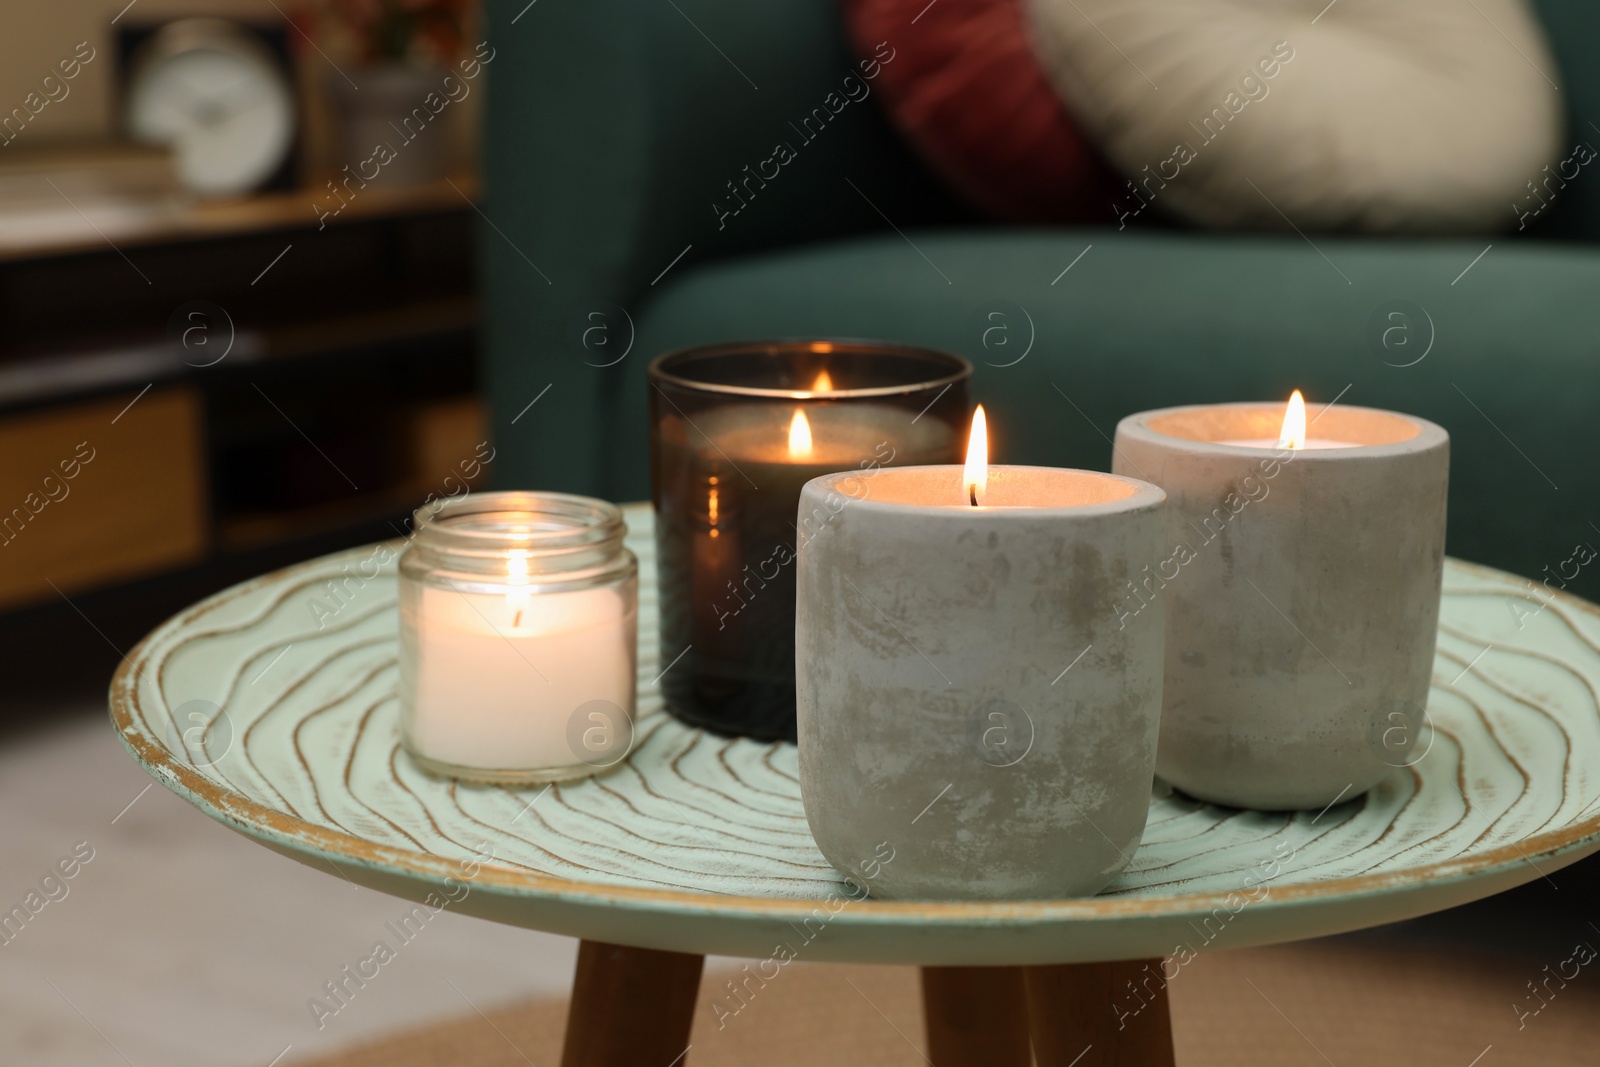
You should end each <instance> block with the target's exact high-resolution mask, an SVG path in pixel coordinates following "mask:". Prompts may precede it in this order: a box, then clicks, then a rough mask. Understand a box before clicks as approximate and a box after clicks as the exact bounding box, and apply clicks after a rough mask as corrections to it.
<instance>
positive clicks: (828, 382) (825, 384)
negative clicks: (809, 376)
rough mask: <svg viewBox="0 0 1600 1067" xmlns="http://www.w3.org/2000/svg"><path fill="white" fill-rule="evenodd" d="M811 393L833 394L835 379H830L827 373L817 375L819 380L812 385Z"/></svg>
mask: <svg viewBox="0 0 1600 1067" xmlns="http://www.w3.org/2000/svg"><path fill="white" fill-rule="evenodd" d="M811 391H812V392H813V393H831V392H833V379H832V378H830V377H828V372H827V371H823V372H822V373H821V374H818V375H817V380H816V381H814V382H812V383H811Z"/></svg>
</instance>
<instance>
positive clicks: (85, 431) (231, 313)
mask: <svg viewBox="0 0 1600 1067" xmlns="http://www.w3.org/2000/svg"><path fill="white" fill-rule="evenodd" d="M144 165H145V164H144V163H143V162H142V161H140V160H139V159H138V158H137V154H136V155H135V158H134V165H133V170H132V172H131V173H133V174H134V175H135V177H137V174H138V169H139V167H140V166H144ZM56 173H59V171H57V172H56ZM17 180H19V179H17V178H16V176H15V174H14V173H8V174H0V185H4V184H5V182H6V181H13V182H14V181H17ZM46 188H47V189H48V186H46ZM476 190H477V184H476V182H475V181H474V180H473V179H472V178H471V176H470V175H466V174H461V175H455V176H452V177H451V178H449V179H447V180H445V181H441V182H437V183H430V184H427V185H423V186H418V187H413V188H404V189H393V190H385V189H381V188H379V187H378V186H376V185H374V186H373V187H371V188H369V189H367V190H364V191H363V192H362V194H361V195H360V196H359V197H358V198H356V199H355V200H353V201H352V202H351V204H350V205H349V207H348V208H347V209H346V210H344V211H343V212H341V214H340V215H339V216H338V217H336V218H330V219H328V220H327V221H326V224H325V225H321V224H320V223H319V220H318V218H317V214H316V212H315V211H314V210H313V208H312V205H313V204H315V203H317V202H319V195H318V191H317V190H316V189H315V188H305V189H296V190H292V191H285V192H267V193H261V194H258V195H254V196H249V197H243V198H236V199H232V200H228V201H221V202H198V201H196V202H189V203H182V204H176V205H173V204H168V206H167V207H165V208H162V209H161V210H159V211H157V210H155V209H150V210H149V211H147V212H146V213H145V214H144V216H142V217H141V218H139V219H138V220H136V221H125V223H124V224H123V225H122V226H121V228H119V229H117V230H116V231H115V234H113V231H112V230H111V229H108V228H106V227H104V226H102V227H101V228H102V229H105V233H104V234H103V235H102V234H101V233H98V232H96V230H95V229H94V228H92V227H86V226H84V225H83V219H82V218H79V219H78V226H77V227H76V229H75V228H74V227H73V226H71V225H66V226H63V227H60V228H58V229H56V230H55V231H53V232H52V231H49V227H47V226H45V225H44V224H43V223H40V222H38V221H37V219H36V220H35V222H34V223H33V224H31V225H32V229H31V231H30V232H29V233H28V234H27V239H26V240H17V239H15V237H16V234H17V232H18V230H17V228H16V227H13V228H12V229H10V230H8V228H7V226H8V223H7V221H6V220H7V218H8V217H9V216H10V215H11V214H12V213H13V211H21V210H22V209H4V210H0V321H3V322H4V323H5V324H6V328H5V330H4V331H3V333H0V456H3V457H4V462H3V463H0V642H6V641H7V637H8V635H18V636H26V637H28V638H29V644H30V645H33V644H37V641H38V636H39V635H40V634H48V633H51V632H55V631H61V630H62V628H63V627H68V626H72V627H76V628H77V629H78V630H79V631H81V632H79V633H78V635H77V637H75V638H74V639H73V640H72V641H71V644H72V645H73V646H74V647H78V648H79V649H80V651H81V647H82V642H81V638H82V637H83V636H84V633H86V632H87V631H85V630H84V627H83V619H84V618H88V619H90V620H91V621H92V624H93V625H94V627H95V629H97V630H100V631H101V634H100V637H99V638H96V637H95V636H93V634H92V633H91V634H89V635H88V640H89V641H91V642H94V643H95V644H96V645H97V646H105V652H106V655H107V656H109V657H110V662H114V661H115V659H116V657H117V655H118V650H121V649H126V648H127V647H128V646H129V645H130V644H131V643H132V642H133V641H135V640H137V638H138V637H139V636H141V635H142V634H143V632H144V630H145V629H147V628H148V627H149V626H150V625H153V624H154V623H155V622H157V621H159V619H160V618H161V617H163V616H164V615H166V614H168V613H169V612H170V611H171V610H173V609H174V608H175V607H176V606H178V604H179V603H181V602H182V601H184V600H187V599H192V597H193V596H194V595H196V594H201V595H203V594H204V593H205V592H206V591H208V590H210V589H214V588H220V587H221V586H223V585H225V584H227V583H228V582H231V581H234V580H237V579H238V578H239V577H240V576H242V575H244V574H248V573H251V572H254V571H257V570H260V569H261V568H263V567H265V566H273V565H277V564H279V563H281V562H287V561H290V560H293V559H298V558H303V557H304V556H306V555H309V554H312V553H315V552H321V551H327V550H331V549H333V548H337V547H341V546H346V545H350V544H356V543H360V542H362V541H366V540H372V539H376V538H381V537H395V536H398V535H399V534H400V533H402V532H403V531H404V530H406V529H407V524H408V522H409V516H410V513H411V511H412V510H413V509H414V508H416V507H417V506H418V505H420V504H421V503H422V502H423V501H424V499H426V498H427V497H428V496H429V494H433V495H435V496H442V495H445V494H447V493H450V492H458V491H461V489H463V488H465V487H466V486H467V485H468V484H471V483H480V484H481V482H482V481H483V479H484V477H485V475H486V472H487V470H488V469H489V467H488V466H487V465H486V464H485V463H484V462H483V460H485V459H486V458H487V459H489V460H490V462H492V456H493V453H492V451H491V447H490V446H489V444H488V441H487V438H488V429H487V420H486V417H485V413H484V408H483V405H482V403H481V402H480V400H479V397H478V372H477V347H478V327H477V318H478V304H477V293H476V280H475V271H474V248H473V240H474V230H475V227H476V225H477V222H478V220H477V216H476V212H475V210H474V208H473V206H472V203H471V201H470V199H469V198H470V197H474V196H475V195H476ZM140 195H141V196H145V194H140ZM322 195H323V196H326V195H330V194H327V193H326V190H324V191H323V194H322ZM58 199H61V198H58ZM74 199H75V200H76V199H77V198H76V197H75V198H74ZM130 202H132V201H130ZM139 202H141V203H146V204H151V203H162V201H160V200H154V199H150V198H149V197H148V196H146V198H145V199H144V200H142V201H139ZM62 203H63V206H65V203H64V199H63V200H62ZM78 206H79V207H83V206H84V205H83V203H81V202H80V203H79V204H78ZM86 213H87V214H90V215H93V214H94V213H93V212H92V211H89V212H86ZM102 214H103V213H102ZM319 227H320V228H319ZM84 229H87V231H88V236H87V237H85V236H84V234H83V233H82V232H79V231H81V230H84ZM185 331H189V332H188V333H187V334H186V333H185ZM224 353H225V354H224ZM79 452H82V453H83V454H88V453H90V452H92V453H93V458H92V459H90V460H89V461H88V462H83V461H82V460H81V458H80V459H76V460H75V459H74V457H75V454H77V453H79ZM64 461H65V462H67V463H68V464H73V463H76V470H75V476H74V477H72V478H71V479H68V478H66V477H65V471H64V469H63V468H62V466H61V464H62V463H63V462H64ZM47 479H48V480H47ZM67 512H71V513H72V514H71V515H70V519H69V517H68V516H67V515H66V514H65V513H67ZM52 520H56V521H52ZM80 615H81V616H82V618H80ZM110 646H115V647H114V648H112V647H110ZM93 666H94V667H96V668H97V667H98V666H99V665H98V664H96V665H93Z"/></svg>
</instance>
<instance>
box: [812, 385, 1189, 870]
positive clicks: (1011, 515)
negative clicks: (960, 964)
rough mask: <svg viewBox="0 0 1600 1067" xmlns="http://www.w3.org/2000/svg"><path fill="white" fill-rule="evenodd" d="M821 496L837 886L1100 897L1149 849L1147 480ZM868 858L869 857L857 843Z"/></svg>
mask: <svg viewBox="0 0 1600 1067" xmlns="http://www.w3.org/2000/svg"><path fill="white" fill-rule="evenodd" d="M973 421H974V427H973V431H972V434H971V436H970V438H969V441H968V449H967V463H966V464H965V465H964V466H963V465H959V464H952V465H941V466H924V467H908V468H892V469H888V470H883V471H879V472H878V473H876V474H874V475H873V476H871V477H861V476H859V475H853V474H849V473H845V474H831V475H827V476H825V477H821V478H817V479H815V480H814V481H811V482H809V483H807V485H806V486H805V488H804V490H803V491H802V493H801V498H800V513H799V520H800V523H801V524H802V526H804V525H805V524H807V523H813V524H814V526H813V528H812V529H811V531H810V534H809V536H807V537H806V538H805V539H804V540H802V542H801V545H800V560H799V570H798V580H799V601H798V606H797V607H798V610H797V615H796V624H797V626H796V646H795V663H796V670H797V682H798V697H799V701H798V710H799V748H800V752H799V755H800V784H801V798H802V800H803V801H804V804H805V811H806V818H807V820H808V822H809V824H810V826H811V831H812V835H813V836H814V837H815V839H816V841H817V844H818V847H819V848H820V849H821V850H822V853H823V855H824V856H826V857H827V858H828V859H829V860H830V862H832V863H834V864H835V866H837V867H838V868H839V869H840V870H841V871H844V872H845V873H853V867H852V866H851V864H853V863H855V862H857V861H858V860H859V858H860V857H861V856H864V855H865V856H870V855H873V854H874V849H877V848H879V847H880V846H883V845H886V846H887V847H891V848H893V850H894V860H893V862H892V863H885V864H883V865H882V869H881V871H880V872H879V873H878V876H877V878H876V879H874V880H873V881H872V882H871V886H872V891H873V893H874V894H877V895H882V896H887V897H892V898H953V899H979V898H992V899H1052V898H1058V897H1062V896H1074V895H1084V894H1090V893H1094V892H1096V891H1098V890H1100V889H1101V888H1103V887H1104V886H1105V885H1106V884H1107V883H1108V882H1110V881H1111V879H1112V878H1113V877H1115V876H1116V874H1117V873H1118V872H1119V871H1120V870H1122V868H1123V867H1124V865H1125V864H1126V863H1127V862H1128V858H1129V857H1131V856H1132V854H1133V851H1134V849H1135V848H1137V846H1138V842H1139V838H1140V835H1141V833H1142V831H1143V828H1144V822H1145V814H1146V812H1147V810H1148V807H1149V790H1150V785H1151V781H1152V778H1153V775H1154V769H1155V752H1156V738H1157V733H1158V720H1159V715H1160V707H1161V676H1162V647H1163V634H1164V627H1163V625H1162V619H1161V617H1160V611H1159V609H1157V610H1156V611H1153V612H1152V613H1151V614H1150V615H1149V616H1147V617H1145V618H1141V619H1138V620H1135V621H1134V622H1133V623H1131V624H1128V625H1123V624H1122V623H1121V622H1120V621H1119V620H1118V619H1117V618H1116V617H1115V615H1114V614H1112V613H1111V612H1110V611H1109V610H1108V603H1107V600H1108V594H1109V592H1110V590H1112V589H1113V588H1114V587H1115V585H1116V583H1117V581H1118V579H1119V578H1120V577H1122V576H1124V575H1126V574H1128V573H1131V572H1132V571H1133V570H1134V569H1136V568H1137V567H1138V566H1140V565H1142V562H1143V560H1144V558H1145V557H1146V556H1147V555H1148V554H1149V553H1151V552H1157V551H1159V550H1160V548H1161V546H1162V545H1163V543H1164V537H1165V533H1164V525H1163V521H1162V507H1163V500H1164V494H1163V493H1162V492H1161V490H1159V489H1157V488H1156V487H1155V486H1152V485H1148V484H1146V483H1144V482H1140V481H1137V480H1135V479H1132V478H1124V477H1118V476H1116V475H1111V474H1101V473H1096V472H1091V471H1080V470H1064V469H1055V468H1046V467H1014V466H1003V465H1002V466H992V465H990V464H988V462H987V436H986V433H985V432H984V422H985V419H984V416H983V415H982V414H981V409H979V412H975V413H974V420H973ZM863 847H864V848H865V851H864V852H863V851H861V850H862V848H863Z"/></svg>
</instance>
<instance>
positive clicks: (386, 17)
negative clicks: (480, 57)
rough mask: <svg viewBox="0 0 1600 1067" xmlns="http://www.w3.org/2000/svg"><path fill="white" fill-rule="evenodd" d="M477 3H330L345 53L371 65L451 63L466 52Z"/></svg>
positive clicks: (331, 23)
mask: <svg viewBox="0 0 1600 1067" xmlns="http://www.w3.org/2000/svg"><path fill="white" fill-rule="evenodd" d="M472 7H473V3H472V0H329V2H328V3H327V5H326V8H325V11H326V15H327V16H328V17H327V18H326V20H319V21H323V22H324V25H325V26H326V28H327V29H328V30H329V31H330V33H329V35H330V36H331V37H334V38H336V39H337V43H338V45H339V50H340V51H344V52H348V53H349V54H352V55H354V56H356V57H359V58H360V59H361V60H363V61H365V62H368V63H383V62H391V63H392V62H397V61H410V62H414V63H432V64H436V65H441V66H444V65H449V64H450V63H453V62H454V61H455V59H456V58H457V57H459V56H460V55H461V54H462V52H463V51H464V47H463V46H464V43H465V41H466V34H467V27H468V21H469V19H470V18H471V17H472Z"/></svg>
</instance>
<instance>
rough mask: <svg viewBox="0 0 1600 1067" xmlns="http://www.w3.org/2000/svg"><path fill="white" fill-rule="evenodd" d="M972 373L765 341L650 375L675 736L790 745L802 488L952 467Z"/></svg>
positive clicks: (922, 358) (921, 359)
mask: <svg viewBox="0 0 1600 1067" xmlns="http://www.w3.org/2000/svg"><path fill="white" fill-rule="evenodd" d="M971 376H972V365H971V364H970V363H968V362H967V361H966V360H964V359H962V358H961V357H959V356H954V355H950V354H948V353H945V352H938V351H933V350H931V349H921V348H910V347H903V346H898V345H889V344H877V343H868V342H833V341H776V342H757V343H742V344H724V345H716V346H711V347H703V348H693V349H685V350H682V351H678V352H672V353H669V354H667V355H664V356H661V357H660V358H659V359H657V360H656V361H655V362H654V363H652V364H651V365H650V384H651V386H652V388H651V390H650V419H651V433H650V442H651V462H652V485H653V497H654V503H655V520H656V523H655V526H656V552H657V557H656V558H657V567H658V576H659V581H660V618H661V667H662V668H663V673H662V675H661V680H660V683H659V684H660V688H661V691H662V694H663V696H664V697H665V699H666V703H667V707H668V709H669V710H670V711H671V712H672V714H674V715H675V716H677V717H678V718H679V719H681V720H683V721H684V722H687V723H690V724H692V725H695V726H702V727H705V728H707V729H709V730H712V731H714V732H716V733H719V734H723V735H728V736H742V737H753V738H758V739H762V740H791V741H792V740H794V737H795V710H794V709H795V689H794V679H795V662H794V612H795V575H794V566H795V558H796V555H797V553H798V549H799V543H800V541H801V540H803V539H804V538H806V537H808V536H813V535H814V534H815V533H816V532H817V529H818V528H819V524H825V523H826V522H827V520H828V515H827V514H820V515H815V516H800V515H798V511H799V504H800V487H801V486H803V485H804V484H805V483H806V482H808V481H810V480H811V479H812V478H816V477H818V476H820V475H823V474H832V473H835V472H838V471H850V470H859V471H861V472H862V473H861V476H862V477H863V478H866V477H870V476H871V474H872V472H873V471H875V470H877V469H879V468H881V467H886V466H913V465H921V464H929V463H959V462H961V460H962V458H963V456H964V454H965V447H966V442H965V440H964V438H963V434H964V432H965V428H966V424H967V419H968V415H969V412H970V408H969V406H968V405H969V401H968V395H967V385H968V381H969V380H970V378H971Z"/></svg>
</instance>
